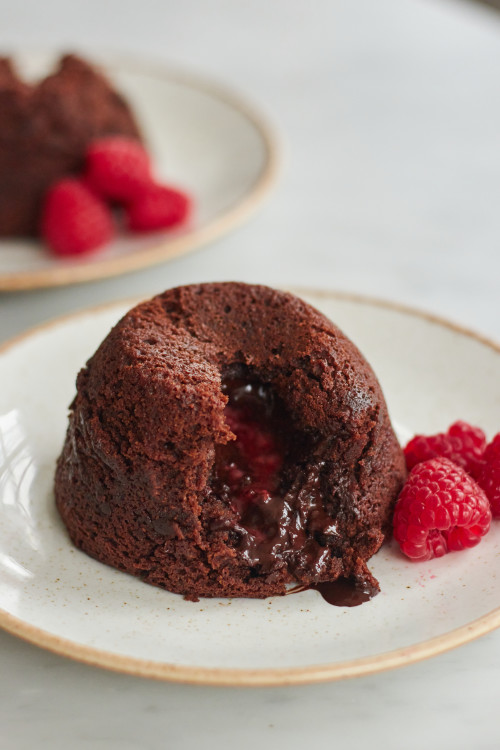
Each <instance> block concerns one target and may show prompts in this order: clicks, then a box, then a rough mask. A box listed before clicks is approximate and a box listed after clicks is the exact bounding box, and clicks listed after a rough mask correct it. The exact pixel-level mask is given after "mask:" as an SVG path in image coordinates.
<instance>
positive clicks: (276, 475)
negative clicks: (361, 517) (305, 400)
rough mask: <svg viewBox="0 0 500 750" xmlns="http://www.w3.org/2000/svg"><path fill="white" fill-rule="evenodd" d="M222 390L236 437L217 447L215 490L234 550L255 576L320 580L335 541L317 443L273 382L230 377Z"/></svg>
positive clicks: (225, 381) (228, 419)
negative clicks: (229, 519)
mask: <svg viewBox="0 0 500 750" xmlns="http://www.w3.org/2000/svg"><path fill="white" fill-rule="evenodd" d="M222 390H223V392H224V393H225V395H226V396H227V397H228V403H227V405H226V408H225V417H226V420H227V423H228V425H229V427H230V428H231V431H232V432H233V433H234V435H235V436H236V439H235V440H233V441H230V442H229V443H227V444H226V445H222V446H218V447H217V450H216V459H215V470H214V479H213V484H212V490H213V492H215V493H216V494H217V495H218V497H219V498H221V499H222V500H223V501H224V502H226V503H227V504H228V505H230V507H231V508H232V510H233V511H234V513H235V514H236V517H237V520H236V522H235V523H234V524H233V525H232V531H233V532H234V533H236V535H237V539H238V541H237V544H236V547H237V549H238V550H239V551H240V553H241V554H242V557H243V559H244V560H245V562H246V563H248V564H249V565H250V566H251V567H252V568H253V569H254V572H255V574H256V575H258V574H259V573H264V574H265V573H267V572H269V571H270V570H271V569H274V570H276V568H280V567H283V566H286V567H287V568H288V571H289V572H290V573H291V574H292V575H293V576H294V577H295V578H296V580H300V579H301V576H300V572H301V570H303V571H304V573H306V571H307V577H308V578H310V577H311V574H312V576H313V578H315V579H317V580H319V579H320V578H321V577H322V576H324V575H325V573H327V572H328V564H329V563H330V561H331V557H332V556H331V551H332V546H333V547H334V548H335V541H337V542H339V537H338V535H337V528H336V525H335V522H334V520H333V519H332V517H331V516H330V515H329V514H328V513H326V512H325V510H324V508H323V490H322V469H323V466H324V462H322V461H315V460H314V453H315V451H314V447H315V441H314V439H313V438H312V437H311V436H309V435H305V434H303V433H300V432H298V431H297V429H296V428H295V427H294V426H293V424H292V420H291V419H290V417H289V415H288V414H287V411H286V408H285V406H284V404H283V402H282V401H281V399H280V398H279V397H278V396H277V395H276V393H275V392H274V389H273V387H272V386H271V385H270V384H268V383H263V382H261V381H259V380H258V379H256V378H254V377H252V376H251V375H249V374H246V373H239V374H234V373H233V374H231V375H230V376H227V377H225V378H224V379H223V384H222ZM332 542H333V545H332Z"/></svg>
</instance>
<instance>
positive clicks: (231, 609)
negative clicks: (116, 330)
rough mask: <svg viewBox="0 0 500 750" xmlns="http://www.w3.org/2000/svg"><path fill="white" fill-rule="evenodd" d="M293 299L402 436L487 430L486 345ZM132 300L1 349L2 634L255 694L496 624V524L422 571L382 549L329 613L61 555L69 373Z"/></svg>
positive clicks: (497, 398) (352, 670)
mask: <svg viewBox="0 0 500 750" xmlns="http://www.w3.org/2000/svg"><path fill="white" fill-rule="evenodd" d="M302 296H304V297H305V298H306V299H307V300H308V301H310V302H312V303H313V304H315V305H316V306H317V307H319V308H320V309H321V310H323V312H325V313H326V314H327V315H328V316H329V317H331V318H332V319H333V320H335V322H337V323H338V324H339V325H340V327H341V328H343V329H344V331H345V332H346V333H347V334H348V335H349V336H350V337H351V338H352V339H353V340H354V341H355V342H356V343H357V344H358V346H359V347H360V348H361V350H362V351H363V352H364V354H365V355H366V356H367V358H368V359H369V361H370V362H371V363H372V365H373V367H374V369H375V371H376V372H377V374H378V376H379V379H380V381H381V383H382V386H383V388H384V391H385V394H386V397H387V400H388V404H389V409H390V412H391V415H392V418H393V420H394V423H395V425H396V427H397V430H398V433H399V435H400V437H401V438H402V440H406V439H407V438H408V437H409V436H410V435H411V434H412V433H414V432H416V431H421V430H422V431H435V430H441V429H443V428H445V427H447V426H448V425H449V424H450V423H451V422H452V421H453V420H455V419H456V418H458V417H460V418H462V419H466V420H469V421H471V422H472V423H477V424H480V425H481V426H483V427H484V428H485V429H486V430H487V431H488V432H489V434H490V436H491V434H492V433H493V432H494V431H495V430H496V429H497V428H498V424H499V421H500V420H499V416H500V394H499V391H498V383H499V382H500V356H499V350H498V349H497V348H496V347H495V346H494V345H492V344H488V342H486V341H483V340H481V339H479V338H478V337H475V336H474V335H472V334H470V333H467V332H465V331H462V330H459V329H457V328H455V327H453V326H451V325H448V324H445V323H442V322H439V321H437V320H435V319H433V318H431V317H428V316H425V315H423V314H419V313H415V312H412V311H408V310H404V309H401V308H395V307H392V306H390V305H385V304H383V303H377V302H373V301H369V300H364V299H357V298H351V297H345V296H341V295H335V294H331V293H324V294H323V293H319V292H316V293H307V294H303V295H302ZM129 306H130V303H128V304H120V305H113V306H112V307H108V308H106V309H100V310H90V311H88V312H85V313H82V314H80V315H77V316H74V317H71V318H66V319H63V320H60V321H57V322H55V323H54V324H52V325H50V326H47V327H44V328H41V329H38V330H36V331H34V332H32V333H30V334H28V335H26V336H25V337H22V338H21V339H18V340H16V341H14V342H12V343H11V344H10V345H7V346H6V347H5V348H4V350H3V353H2V354H1V357H0V436H1V443H0V502H1V514H0V608H1V611H0V625H2V626H3V627H5V628H6V629H7V630H10V631H11V632H14V633H17V634H18V635H21V636H22V637H24V638H27V639H28V640H30V641H33V642H35V643H38V644H39V645H41V646H44V647H47V648H50V649H52V650H54V651H57V652H59V653H62V654H66V655H68V656H71V657H74V658H77V659H81V660H83V661H86V662H89V663H93V664H99V665H101V666H105V667H109V668H112V669H117V670H121V671H126V672H130V673H133V674H139V675H144V676H151V677H157V678H162V679H170V680H183V681H189V682H198V683H207V684H235V685H251V684H286V683H300V682H310V681H318V680H325V679H340V678H343V677H352V676H355V675H360V674H367V673H370V672H374V671H377V670H381V669H387V668H390V667H394V666H399V665H402V664H407V663H409V662H412V661H416V660H418V659H421V658H423V657H426V656H431V655H433V654H436V653H439V652H441V651H444V650H446V649H448V648H452V647H454V646H457V645H460V644H462V643H465V642H466V641H468V640H471V639H472V638H474V637H477V636H479V635H481V634H483V633H485V632H488V631H489V630H491V629H493V628H495V627H497V626H498V625H499V624H500V610H499V607H500V579H499V578H498V577H497V576H496V569H497V567H498V558H499V556H500V524H498V523H494V524H493V528H492V531H491V532H490V533H489V534H488V536H487V537H486V538H485V539H484V540H483V541H482V542H481V544H480V545H479V546H478V547H476V548H474V549H472V550H468V551H466V552H462V553H460V554H450V555H448V556H446V557H444V558H441V559H439V560H434V561H431V562H427V563H421V564H412V563H409V562H407V561H405V559H403V557H402V556H400V555H399V553H398V552H397V550H396V548H395V546H394V545H387V546H385V547H384V548H383V549H382V550H381V551H380V552H379V553H378V554H377V555H376V556H375V557H374V558H373V559H372V561H371V563H370V568H371V570H372V571H373V573H374V575H375V576H376V577H377V578H378V579H379V581H380V584H381V588H382V592H381V593H380V594H379V595H378V596H377V597H375V598H374V599H372V600H371V601H370V602H368V603H366V604H363V605H362V606H360V607H356V608H353V609H344V608H337V607H332V606H329V605H327V604H326V603H325V602H324V601H323V599H321V597H320V596H319V595H318V594H317V593H316V592H313V591H309V592H304V593H301V594H295V595H293V596H288V597H284V598H280V597H277V598H270V599H266V600H263V601H255V600H245V599H233V600H222V599H213V600H207V599H205V600H202V601H201V602H199V603H196V604H193V603H191V602H185V601H184V600H183V599H182V598H181V597H180V596H177V595H174V594H170V593H168V592H165V591H161V590H159V589H155V588H153V587H150V586H147V585H146V584H143V583H141V582H140V581H138V580H135V579H133V578H131V577H130V576H128V575H126V574H123V573H120V572H118V571H116V570H113V569H111V568H108V567H106V566H104V565H102V564H100V563H98V562H96V561H95V560H92V559H90V558H88V557H86V555H84V554H83V553H81V552H79V551H78V550H76V549H75V548H73V546H72V545H71V543H70V542H69V540H68V537H67V535H66V532H65V529H64V527H63V526H62V523H61V522H60V520H59V517H58V515H57V513H56V511H55V508H54V503H53V494H52V481H53V473H54V462H55V459H56V457H57V455H58V453H59V452H60V449H61V445H62V442H63V438H64V432H65V429H66V413H67V405H68V404H69V403H70V401H71V399H72V397H73V394H74V380H75V375H76V373H77V371H78V369H79V368H80V367H81V365H82V364H83V363H84V362H85V360H86V359H87V358H88V357H89V356H90V355H91V354H92V353H93V351H94V349H95V348H96V346H97V345H98V343H99V342H100V341H101V339H102V338H103V337H104V335H105V334H106V333H107V331H108V330H109V328H110V326H111V325H112V324H113V323H114V322H115V321H116V320H117V319H118V318H119V317H120V316H121V315H122V314H123V313H124V312H125V311H126V309H128V307H129ZM61 351H63V352H64V353H65V356H64V358H62V357H61V356H60V352H61ZM56 363H57V364H56Z"/></svg>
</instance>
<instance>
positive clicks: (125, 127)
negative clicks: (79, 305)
mask: <svg viewBox="0 0 500 750" xmlns="http://www.w3.org/2000/svg"><path fill="white" fill-rule="evenodd" d="M117 134H120V135H126V136H129V137H132V138H137V139H140V132H139V127H138V125H137V122H136V120H135V117H134V115H133V113H132V110H131V108H130V106H129V104H128V103H127V102H126V101H125V99H124V98H123V97H122V96H121V95H120V94H119V93H118V92H116V91H115V90H114V88H113V87H112V85H111V84H110V83H109V81H107V80H106V78H104V76H103V75H102V74H101V73H100V72H99V71H98V70H96V69H95V68H94V67H92V66H91V65H89V64H88V63H87V62H85V61H84V60H82V59H81V58H79V57H76V56H75V55H65V56H64V57H62V58H61V60H60V61H59V64H58V68H57V70H56V71H55V72H54V73H52V74H51V75H48V76H47V77H46V78H44V79H43V80H41V81H39V82H38V83H36V84H34V85H30V84H28V83H26V82H24V81H23V80H21V79H20V78H19V76H18V75H17V72H16V70H15V68H14V66H13V63H12V61H11V60H10V59H9V58H0V236H7V235H33V234H36V233H37V226H38V220H39V211H40V205H41V200H42V198H43V195H44V193H45V191H46V190H47V188H48V187H49V186H50V185H51V183H53V182H54V181H56V180H58V179H60V178H61V177H63V176H65V175H71V174H73V173H77V172H78V171H80V170H81V168H82V164H83V155H84V153H85V149H86V147H87V145H88V144H89V143H90V142H91V141H93V140H94V139H96V138H99V137H101V136H106V135H117Z"/></svg>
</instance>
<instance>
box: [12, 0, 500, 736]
mask: <svg viewBox="0 0 500 750" xmlns="http://www.w3.org/2000/svg"><path fill="white" fill-rule="evenodd" d="M0 18H1V19H2V21H1V25H0V46H1V47H2V48H3V49H5V48H12V49H16V48H23V47H35V48H40V47H41V48H47V47H48V48H52V47H57V48H64V49H80V50H83V51H86V52H87V53H91V52H92V49H96V50H101V51H110V50H111V51H119V52H130V53H133V54H135V55H136V56H140V57H146V58H149V59H156V60H163V61H165V62H172V63H175V64H176V65H180V66H184V67H185V68H187V69H189V70H193V71H201V72H203V73H204V74H205V75H206V76H210V77H213V78H217V79H219V80H221V81H222V82H224V83H225V84H227V85H229V86H231V87H232V88H234V89H236V90H239V91H240V92H241V93H242V94H244V95H245V96H246V97H247V98H249V99H250V100H253V101H254V102H255V103H256V104H258V105H260V108H261V109H262V110H263V111H264V112H265V113H267V115H268V117H269V118H270V119H271V121H272V122H273V123H274V125H275V127H276V128H277V130H278V131H279V132H280V134H281V136H282V150H283V155H282V156H283V167H282V173H281V178H280V181H279V183H278V184H277V186H276V189H275V190H274V192H273V193H272V195H271V197H270V199H269V200H268V201H267V202H266V204H265V205H264V207H263V208H262V209H261V210H260V211H259V213H258V214H257V215H256V216H255V217H253V218H252V220H251V221H250V222H249V223H248V224H247V225H246V226H244V227H242V228H240V229H238V230H236V231H235V232H233V233H232V234H231V235H229V236H227V237H226V238H224V239H221V240H218V241H217V242H216V243H214V244H213V245H211V246H210V247H208V248H205V249H203V250H200V251H198V252H196V253H194V254H193V255H190V256H186V257H185V258H181V259H178V260H176V261H174V262H170V263H168V264H165V265H163V266H159V267H156V268H153V269H148V270H144V271H141V272H138V273H134V274H132V275H127V276H122V277H118V278H115V279H111V280H106V281H102V282H98V283H92V284H86V285H80V286H75V287H68V288H63V289H54V290H42V291H35V292H29V293H18V294H11V295H9V294H4V295H2V296H0V340H4V339H7V338H9V337H10V336H12V335H14V334H16V333H18V332H20V331H23V330H25V329H26V328H29V327H30V326H32V325H34V324H36V323H39V322H41V321H43V320H46V319H49V318H51V317H54V316H56V315H60V314H64V313H66V312H69V311H73V310H76V309H79V308H83V307H87V306H89V305H93V304H96V303H101V302H106V301H110V300H114V299H118V298H121V297H127V296H131V295H135V294H144V295H149V294H152V293H154V292H158V291H160V290H162V289H163V288H166V287H169V286H173V285H177V284H181V283H189V282H194V281H207V280H214V279H242V280H246V281H259V282H265V283H269V284H271V285H273V284H274V285H278V284H279V285H297V284H302V285H308V286H313V287H327V288H333V289H341V290H349V291H355V292H361V293H365V294H369V295H371V296H378V297H383V298H387V299H391V300H395V301H400V302H403V303H405V304H410V305H413V306H416V307H418V308H423V309H426V310H430V311H432V312H434V313H438V314H440V315H443V316H445V317H447V318H451V319H453V320H454V321H456V322H459V323H462V324H464V325H465V326H467V327H470V328H473V329H476V330H478V331H480V332H482V333H483V334H486V335H488V336H490V337H491V338H494V339H496V340H500V317H499V307H500V304H499V292H498V286H499V278H500V252H499V243H500V210H499V197H500V193H499V185H500V127H499V125H500V94H499V79H500V14H496V13H495V11H493V10H490V9H488V8H484V7H481V6H478V7H475V6H473V5H472V4H468V3H466V2H460V0H433V1H431V0H377V2H373V0H357V2H355V0H336V1H334V0H314V2H307V3H306V2H305V0H302V2H301V1H300V0H273V1H272V2H269V1H268V0H252V2H248V3H243V2H230V0H210V1H208V2H207V1H206V2H203V0H184V2H182V3H181V2H174V1H173V0H142V2H140V3H138V2H133V1H132V0H126V1H123V0H101V1H100V2H97V0H72V2H67V1H66V0H45V2H43V3H41V2H39V1H38V0H23V2H22V3H12V2H11V0H0ZM457 416H459V415H457ZM499 417H500V415H499ZM499 429H500V419H499ZM499 665H500V632H495V633H491V634H490V635H488V636H486V637H484V638H482V639H481V640H480V641H477V642H475V643H471V644H469V645H467V646H465V647H462V648H461V649H459V650H456V651H453V652H450V653H447V654H444V655H442V656H440V657H438V658H435V659H433V660H431V661H426V662H423V663H420V664H417V665H414V666H411V667H407V668H404V669H400V670H397V671H394V672H388V673H384V674H380V675H375V676H371V677H366V678H359V679H356V680H352V681H348V682H343V683H342V682H341V683H333V684H325V685H316V686H310V687H300V688H299V687H297V688H274V689H248V690H245V689H243V690H242V689H240V690H233V689H214V688H203V687H192V686H182V685H169V684H163V683H155V682H149V681H146V680H141V679H135V678H132V677H128V676H123V675H116V674H113V673H110V672H105V671H103V670H99V669H94V668H90V667H87V666H83V665H80V664H77V663H73V662H71V661H69V660H66V659H63V658H62V657H58V656H55V655H52V654H50V653H48V652H43V651H41V650H39V649H37V648H35V647H33V646H30V645H28V644H25V643H23V642H21V641H20V640H17V639H16V638H13V637H12V636H10V635H7V634H5V633H0V672H1V679H0V748H2V750H3V748H5V749H6V750H11V749H13V750H32V749H33V750H34V749H35V748H36V750H66V748H72V750H87V748H88V749H89V750H90V748H91V749H92V750H114V749H115V748H116V750H135V749H136V748H137V749H142V748H144V749H145V750H157V748H169V750H177V748H183V750H184V749H185V750H190V749H191V748H198V747H202V746H203V747H205V748H212V747H213V748H215V747H218V748H221V747H222V748H224V747H232V746H237V747H239V748H241V750H246V749H247V748H248V749H250V748H252V749H253V748H254V747H256V746H257V747H258V746H260V747H277V748H282V747H283V748H285V747H286V748H287V750H294V749H295V748H302V747H303V746H304V745H307V744H315V743H317V742H327V743H329V744H330V745H331V746H335V747H341V748H343V749H344V750H349V749H350V748H359V747H365V746H367V747H371V748H387V749H388V750H389V749H391V748H398V749H399V748H405V750H413V748H421V747H429V748H437V747H439V748H442V749H443V750H446V749H447V748H450V750H451V749H452V748H453V750H459V749H460V748H467V749H469V748H472V747H474V748H479V749H481V750H482V749H483V748H498V747H499V745H500V728H499V727H498V718H497V717H498V702H499V698H500V685H499V683H500V681H499V677H500V666H499Z"/></svg>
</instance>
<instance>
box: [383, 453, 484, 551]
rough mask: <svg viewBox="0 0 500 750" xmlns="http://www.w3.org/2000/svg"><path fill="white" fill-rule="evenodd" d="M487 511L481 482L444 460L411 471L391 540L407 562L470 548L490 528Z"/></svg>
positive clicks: (396, 515)
mask: <svg viewBox="0 0 500 750" xmlns="http://www.w3.org/2000/svg"><path fill="white" fill-rule="evenodd" d="M490 522H491V509H490V504H489V502H488V498H487V497H486V495H485V493H484V492H483V490H482V489H481V487H479V485H478V484H477V483H476V482H475V481H474V480H473V479H472V478H471V477H470V476H469V475H468V474H467V473H466V472H465V471H464V469H462V468H461V467H460V466H457V465H456V464H454V463H453V462H452V461H450V460H449V459H447V458H442V457H438V458H431V459H429V460H427V461H423V462H421V463H418V464H417V465H416V466H415V467H414V468H413V469H412V470H411V472H410V475H409V477H408V480H407V482H406V484H405V485H404V487H403V489H402V491H401V494H400V495H399V498H398V502H397V504H396V509H395V511H394V538H395V539H396V541H398V542H399V545H400V547H401V550H402V552H403V553H404V554H405V555H407V557H409V558H410V559H411V560H415V561H425V560H430V559H431V558H433V557H441V556H442V555H444V554H446V553H447V552H451V551H453V550H461V549H465V548H467V547H474V546H475V545H476V544H478V543H479V542H480V540H481V538H482V537H483V536H484V535H485V534H486V533H487V531H488V530H489V528H490Z"/></svg>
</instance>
